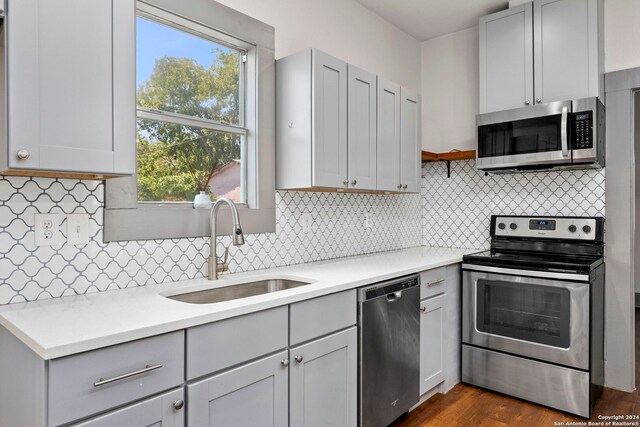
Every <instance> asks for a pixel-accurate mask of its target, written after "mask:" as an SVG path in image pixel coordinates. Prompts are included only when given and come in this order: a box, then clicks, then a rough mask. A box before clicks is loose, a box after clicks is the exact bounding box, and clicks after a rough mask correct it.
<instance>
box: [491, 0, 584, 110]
mask: <svg viewBox="0 0 640 427" xmlns="http://www.w3.org/2000/svg"><path fill="white" fill-rule="evenodd" d="M578 1H582V0H578ZM532 26H533V18H532V5H531V3H527V4H523V5H521V6H517V7H512V8H509V9H507V10H504V11H502V12H498V13H494V14H492V15H488V16H484V17H482V18H480V22H479V31H480V34H479V40H480V113H488V112H491V111H499V110H508V109H511V108H519V107H524V106H526V105H533V29H532Z"/></svg>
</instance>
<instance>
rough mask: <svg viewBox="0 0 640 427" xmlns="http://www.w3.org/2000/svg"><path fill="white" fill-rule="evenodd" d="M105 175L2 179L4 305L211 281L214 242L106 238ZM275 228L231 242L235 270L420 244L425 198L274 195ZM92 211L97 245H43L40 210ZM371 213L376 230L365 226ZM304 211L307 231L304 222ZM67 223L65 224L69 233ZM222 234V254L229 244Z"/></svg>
mask: <svg viewBox="0 0 640 427" xmlns="http://www.w3.org/2000/svg"><path fill="white" fill-rule="evenodd" d="M103 205H104V185H103V184H102V183H101V182H98V181H77V180H67V179H60V180H57V179H48V178H18V177H0V304H8V303H15V302H23V301H33V300H37V299H45V298H55V297H60V296H63V295H75V294H84V293H87V292H99V291H105V290H109V289H117V288H126V287H131V286H143V285H148V284H155V283H161V282H165V281H169V280H185V279H193V278H199V277H204V276H205V274H206V264H207V257H208V255H209V242H208V240H209V239H208V238H190V239H171V240H149V241H132V242H114V243H108V244H105V243H103V242H102V225H103ZM276 205H277V206H276V208H277V212H276V220H277V225H276V232H275V233H270V234H254V235H247V236H246V244H245V245H243V246H241V247H234V246H231V249H230V258H231V259H230V268H231V271H248V270H255V269H261V268H268V267H277V266H284V265H290V264H297V263H302V262H311V261H318V260H323V259H330V258H336V257H343V256H350V255H359V254H366V253H372V252H380V251H386V250H392V249H400V248H406V247H412V246H419V245H420V244H421V243H422V232H421V213H420V209H421V208H420V196H419V195H377V194H376V195H373V194H345V193H311V192H286V191H285V192H277V193H276ZM38 212H60V213H65V214H69V213H88V214H89V235H90V242H89V243H88V244H86V245H82V246H71V245H67V244H64V245H60V246H54V247H36V246H35V238H34V229H33V228H34V214H35V213H38ZM366 212H370V214H371V219H372V227H371V228H365V227H364V223H365V214H366ZM305 213H307V214H308V215H309V217H310V226H309V229H308V231H307V232H306V233H305V232H303V230H302V224H301V218H302V215H303V214H305ZM65 229H66V223H63V225H62V230H63V231H64V230H65ZM230 243H231V240H230V238H229V237H221V238H219V240H218V251H219V253H222V252H221V251H223V250H224V246H229V245H230Z"/></svg>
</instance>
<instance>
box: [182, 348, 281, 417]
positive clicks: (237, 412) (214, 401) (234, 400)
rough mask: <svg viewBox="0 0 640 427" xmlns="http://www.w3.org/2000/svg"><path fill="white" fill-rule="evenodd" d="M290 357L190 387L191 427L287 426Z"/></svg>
mask: <svg viewBox="0 0 640 427" xmlns="http://www.w3.org/2000/svg"><path fill="white" fill-rule="evenodd" d="M288 364H289V361H288V353H287V352H286V351H282V352H280V353H277V354H275V355H273V356H270V357H266V358H264V359H260V360H258V361H256V362H252V363H249V364H246V365H243V366H241V367H239V368H235V369H232V370H230V371H227V372H225V373H223V374H220V375H216V376H214V377H212V378H209V379H206V380H203V381H200V382H197V383H194V384H191V385H188V386H187V397H188V405H189V406H188V412H187V424H188V425H189V426H194V427H195V426H198V427H205V426H212V427H213V426H225V427H234V426H237V427H243V426H253V427H263V426H264V427H275V426H286V425H287V424H288V385H287V378H288V372H287V371H288Z"/></svg>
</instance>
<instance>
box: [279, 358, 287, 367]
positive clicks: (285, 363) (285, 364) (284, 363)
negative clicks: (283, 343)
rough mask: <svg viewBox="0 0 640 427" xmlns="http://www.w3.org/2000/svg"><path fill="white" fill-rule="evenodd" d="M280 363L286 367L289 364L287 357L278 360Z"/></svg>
mask: <svg viewBox="0 0 640 427" xmlns="http://www.w3.org/2000/svg"><path fill="white" fill-rule="evenodd" d="M280 364H281V365H282V366H284V367H285V368H286V367H287V366H289V359H282V360H281V361H280Z"/></svg>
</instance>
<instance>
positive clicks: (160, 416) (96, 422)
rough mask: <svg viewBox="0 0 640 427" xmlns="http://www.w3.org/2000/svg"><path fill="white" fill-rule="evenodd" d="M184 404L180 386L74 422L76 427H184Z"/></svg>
mask: <svg viewBox="0 0 640 427" xmlns="http://www.w3.org/2000/svg"><path fill="white" fill-rule="evenodd" d="M184 405H185V403H184V389H182V388H180V389H178V390H174V391H170V392H168V393H165V394H162V395H160V396H156V397H154V398H151V399H147V400H143V401H142V402H139V403H136V404H133V405H131V406H127V407H125V408H123V409H119V410H117V411H113V412H110V413H108V414H106V415H102V416H100V417H97V418H93V419H91V420H88V421H84V422H82V423H80V424H74V427H113V426H127V427H147V426H155V427H183V426H184Z"/></svg>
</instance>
